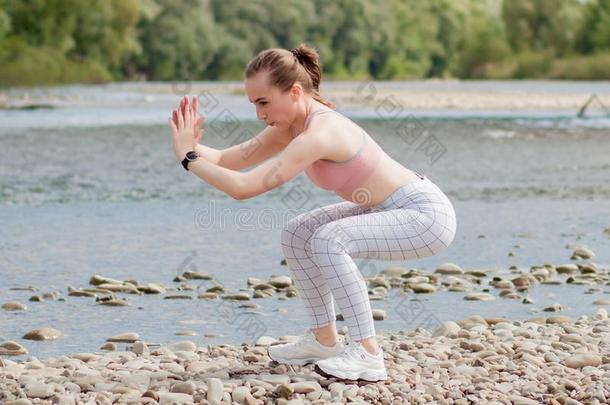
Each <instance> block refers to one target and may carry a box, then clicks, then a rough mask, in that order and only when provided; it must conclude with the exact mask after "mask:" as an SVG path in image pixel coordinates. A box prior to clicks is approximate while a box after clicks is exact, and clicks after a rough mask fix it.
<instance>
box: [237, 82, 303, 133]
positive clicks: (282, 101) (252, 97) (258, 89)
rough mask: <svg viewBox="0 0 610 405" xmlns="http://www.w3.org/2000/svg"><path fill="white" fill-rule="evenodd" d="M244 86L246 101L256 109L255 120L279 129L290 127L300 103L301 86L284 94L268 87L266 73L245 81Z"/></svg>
mask: <svg viewBox="0 0 610 405" xmlns="http://www.w3.org/2000/svg"><path fill="white" fill-rule="evenodd" d="M245 86H246V94H247V95H248V100H249V101H250V102H251V103H254V105H255V107H256V118H258V119H259V120H261V121H264V122H266V123H267V125H272V126H274V127H277V128H281V129H287V128H289V127H290V125H292V123H293V122H294V120H295V118H296V117H297V113H298V111H299V107H300V103H301V101H302V97H301V96H302V94H303V89H302V87H301V85H299V84H295V85H293V86H292V88H291V89H290V90H289V91H286V92H284V91H282V90H280V89H279V88H277V87H275V86H271V85H269V84H268V77H267V73H266V72H261V73H258V74H256V75H254V76H252V77H250V78H248V79H246V82H245Z"/></svg>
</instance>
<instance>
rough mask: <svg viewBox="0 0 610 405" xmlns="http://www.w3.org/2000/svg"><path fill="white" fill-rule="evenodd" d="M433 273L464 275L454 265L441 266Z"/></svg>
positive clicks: (458, 267) (459, 268) (460, 269)
mask: <svg viewBox="0 0 610 405" xmlns="http://www.w3.org/2000/svg"><path fill="white" fill-rule="evenodd" d="M434 272H435V273H439V274H464V270H462V268H461V267H460V266H458V265H457V264H454V263H445V264H442V265H440V266H439V267H438V268H437V269H436V270H434Z"/></svg>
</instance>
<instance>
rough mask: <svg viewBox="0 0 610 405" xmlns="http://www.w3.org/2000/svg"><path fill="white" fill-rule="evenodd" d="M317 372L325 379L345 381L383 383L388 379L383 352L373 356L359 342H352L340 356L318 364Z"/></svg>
mask: <svg viewBox="0 0 610 405" xmlns="http://www.w3.org/2000/svg"><path fill="white" fill-rule="evenodd" d="M315 370H316V371H317V372H318V374H321V375H323V376H325V377H337V378H340V379H344V380H366V381H372V382H374V381H382V380H386V379H387V378H388V374H387V373H386V370H385V365H384V363H383V350H382V349H381V348H379V353H377V355H372V354H370V353H369V352H367V351H366V350H364V348H363V347H362V345H361V344H360V343H358V342H350V343H349V344H348V345H347V346H346V347H345V350H344V351H343V352H342V353H341V354H339V355H338V356H335V357H331V358H328V359H324V360H319V361H317V362H316V367H315Z"/></svg>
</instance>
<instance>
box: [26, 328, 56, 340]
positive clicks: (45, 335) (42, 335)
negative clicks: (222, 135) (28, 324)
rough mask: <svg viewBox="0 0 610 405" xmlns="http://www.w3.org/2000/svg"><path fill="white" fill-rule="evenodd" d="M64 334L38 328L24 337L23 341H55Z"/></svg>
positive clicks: (54, 330)
mask: <svg viewBox="0 0 610 405" xmlns="http://www.w3.org/2000/svg"><path fill="white" fill-rule="evenodd" d="M61 336H62V333H61V332H60V331H58V330H57V329H53V328H38V329H32V330H30V331H29V332H27V333H26V334H25V335H23V339H29V340H55V339H57V338H58V337H61Z"/></svg>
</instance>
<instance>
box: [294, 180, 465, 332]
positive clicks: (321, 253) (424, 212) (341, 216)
mask: <svg viewBox="0 0 610 405" xmlns="http://www.w3.org/2000/svg"><path fill="white" fill-rule="evenodd" d="M455 228H456V222H455V212H454V210H453V207H452V205H451V203H450V202H449V200H448V199H447V197H446V196H445V195H444V194H443V193H442V191H440V189H438V187H436V185H434V184H433V183H432V182H430V181H429V180H427V179H426V180H425V181H421V182H414V183H409V184H407V185H406V186H403V187H401V188H400V189H398V190H397V191H395V192H394V193H393V194H392V195H391V196H390V197H389V198H388V199H387V200H386V201H384V202H383V203H381V204H379V205H378V206H375V207H371V208H364V207H360V206H358V205H357V204H354V203H351V202H342V203H338V204H333V205H330V206H326V207H321V208H318V209H315V210H313V211H311V212H309V213H305V214H301V215H299V216H298V217H296V218H295V219H293V220H292V221H290V222H289V224H288V225H287V226H286V228H285V229H284V231H283V232H282V248H283V250H284V254H285V256H286V261H287V264H288V266H289V268H290V270H291V272H292V275H293V279H294V280H295V286H296V288H297V290H298V291H299V295H300V297H301V298H302V299H303V301H304V304H305V308H306V311H307V313H308V315H309V317H310V322H311V326H312V327H313V328H318V327H321V326H324V325H326V324H328V323H331V322H334V320H335V312H334V307H333V304H332V300H333V298H334V300H335V302H336V303H337V305H338V306H339V308H340V309H341V313H342V315H343V318H344V319H345V322H346V323H347V326H348V330H349V334H350V337H351V339H352V340H362V339H365V338H367V337H371V336H374V335H375V328H374V325H373V317H372V311H371V307H370V301H369V298H368V291H367V286H366V282H365V281H364V279H363V277H362V274H361V273H360V271H359V270H358V268H357V266H356V264H355V263H354V261H353V258H369V259H379V260H411V259H417V258H422V257H428V256H432V255H435V254H437V253H439V252H440V251H442V250H444V249H445V248H446V247H447V246H449V244H450V243H451V241H452V240H453V238H454V235H455Z"/></svg>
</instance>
